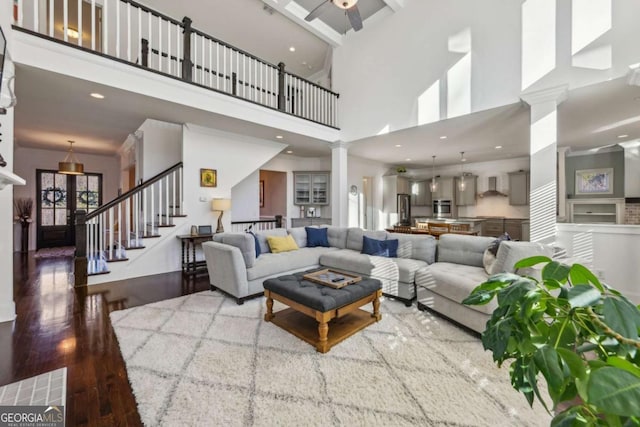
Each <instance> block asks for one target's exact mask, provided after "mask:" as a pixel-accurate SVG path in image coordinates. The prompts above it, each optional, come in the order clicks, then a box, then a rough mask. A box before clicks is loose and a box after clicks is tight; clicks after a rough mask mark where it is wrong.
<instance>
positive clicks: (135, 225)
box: [133, 192, 140, 246]
mask: <svg viewBox="0 0 640 427" xmlns="http://www.w3.org/2000/svg"><path fill="white" fill-rule="evenodd" d="M133 208H134V210H133V211H134V215H133V221H134V222H133V228H134V230H135V233H136V246H140V192H138V193H136V195H135V199H133Z"/></svg>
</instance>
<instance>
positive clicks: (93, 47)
mask: <svg viewBox="0 0 640 427" xmlns="http://www.w3.org/2000/svg"><path fill="white" fill-rule="evenodd" d="M91 50H96V0H91Z"/></svg>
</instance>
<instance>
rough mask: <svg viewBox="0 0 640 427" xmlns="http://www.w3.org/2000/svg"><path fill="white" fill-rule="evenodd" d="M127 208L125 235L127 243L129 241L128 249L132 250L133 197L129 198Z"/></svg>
mask: <svg viewBox="0 0 640 427" xmlns="http://www.w3.org/2000/svg"><path fill="white" fill-rule="evenodd" d="M125 206H126V208H125V213H124V214H125V215H126V216H127V217H126V218H125V220H126V223H127V227H126V229H125V233H126V241H127V247H128V248H130V247H131V197H129V198H128V199H127V201H126V205H125Z"/></svg>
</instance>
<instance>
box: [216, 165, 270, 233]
mask: <svg viewBox="0 0 640 427" xmlns="http://www.w3.org/2000/svg"><path fill="white" fill-rule="evenodd" d="M259 181H260V171H259V170H256V171H255V172H253V173H252V174H251V175H249V176H248V177H246V178H245V179H243V180H242V181H240V182H239V183H237V184H236V185H234V186H233V188H232V189H231V200H232V204H231V212H230V214H231V216H232V217H233V220H234V221H245V220H252V219H258V218H260V189H259V187H258V185H259V184H258V183H259ZM216 215H217V214H216ZM222 219H223V220H224V216H223V217H222ZM216 221H217V220H216ZM229 230H231V229H229Z"/></svg>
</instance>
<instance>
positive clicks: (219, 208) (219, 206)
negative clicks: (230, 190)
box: [211, 199, 231, 233]
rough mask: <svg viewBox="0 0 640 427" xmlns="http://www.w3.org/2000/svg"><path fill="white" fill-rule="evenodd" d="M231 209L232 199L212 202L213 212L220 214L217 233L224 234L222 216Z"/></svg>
mask: <svg viewBox="0 0 640 427" xmlns="http://www.w3.org/2000/svg"><path fill="white" fill-rule="evenodd" d="M229 209H231V199H213V200H211V210H212V211H214V212H220V216H219V217H218V228H216V233H224V227H223V226H222V214H224V211H228V210H229Z"/></svg>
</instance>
